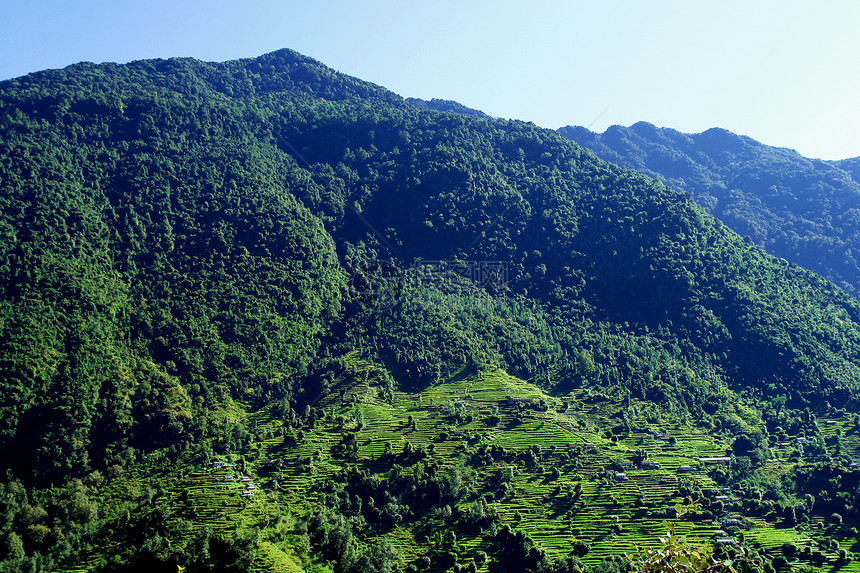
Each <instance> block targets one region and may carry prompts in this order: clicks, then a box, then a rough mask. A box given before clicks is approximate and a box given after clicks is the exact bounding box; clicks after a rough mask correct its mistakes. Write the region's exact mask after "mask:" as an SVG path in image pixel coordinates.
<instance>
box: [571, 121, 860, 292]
mask: <svg viewBox="0 0 860 573" xmlns="http://www.w3.org/2000/svg"><path fill="white" fill-rule="evenodd" d="M559 133H561V134H562V135H564V136H565V137H567V138H569V139H571V140H573V141H576V142H577V143H579V144H580V145H583V146H584V147H587V148H589V149H591V150H592V151H594V152H595V153H596V154H597V155H598V156H599V157H601V158H602V159H605V160H607V161H611V162H612V163H616V164H618V165H622V166H624V167H629V168H631V169H636V170H637V171H641V172H642V173H645V174H647V175H649V176H651V177H655V178H657V179H660V180H661V181H663V182H664V183H666V184H667V185H669V186H670V187H674V188H675V189H679V190H682V191H686V192H687V193H690V194H691V195H692V196H693V198H694V199H695V200H696V202H697V203H698V204H699V205H701V206H702V207H704V208H705V209H706V210H707V211H708V212H710V213H711V214H713V215H714V216H716V217H717V218H719V219H720V220H721V221H723V222H724V223H725V224H726V225H728V226H729V227H731V228H732V229H733V230H734V231H736V232H737V233H738V234H740V235H746V236H749V237H750V238H751V239H752V240H753V242H755V243H756V244H758V245H761V246H763V247H764V248H765V250H767V251H768V252H769V253H772V254H774V255H776V256H778V257H783V258H785V259H786V260H788V261H791V262H793V263H796V264H798V265H801V266H803V267H805V268H808V269H810V270H813V271H815V272H817V273H819V274H821V275H823V276H824V277H826V278H828V279H830V280H831V281H833V282H835V283H836V284H838V285H839V286H841V287H842V288H844V289H847V290H849V291H850V292H852V293H854V294H855V296H856V295H857V293H858V292H860V266H858V265H860V263H858V261H857V259H856V256H855V252H856V251H857V247H858V241H860V236H858V234H857V229H858V228H860V226H858V223H860V219H858V218H857V213H858V208H860V181H858V179H857V177H856V167H853V168H852V166H855V165H856V161H855V160H850V159H846V160H844V161H835V162H833V161H822V160H819V159H808V158H806V157H803V156H802V155H800V154H799V153H797V152H795V151H793V150H790V149H782V148H777V147H770V146H767V145H763V144H761V143H759V142H757V141H755V140H753V139H751V138H749V137H744V136H739V135H735V134H733V133H731V132H728V131H726V130H724V129H717V128H714V129H709V130H708V131H705V132H702V133H698V134H686V133H681V132H678V131H675V130H672V129H668V128H657V127H655V126H653V125H651V124H649V123H646V122H639V123H637V124H634V125H632V126H630V127H621V126H617V125H616V126H612V127H610V128H608V129H607V130H606V131H605V132H604V133H603V134H597V133H593V132H591V131H589V130H587V129H585V128H583V127H573V126H567V127H563V128H561V129H560V130H559Z"/></svg>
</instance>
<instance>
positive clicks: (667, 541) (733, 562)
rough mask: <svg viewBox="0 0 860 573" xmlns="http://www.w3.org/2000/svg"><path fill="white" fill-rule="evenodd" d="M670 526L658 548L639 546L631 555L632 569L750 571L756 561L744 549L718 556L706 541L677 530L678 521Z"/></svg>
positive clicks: (657, 572) (644, 572)
mask: <svg viewBox="0 0 860 573" xmlns="http://www.w3.org/2000/svg"><path fill="white" fill-rule="evenodd" d="M664 525H666V526H667V532H666V537H661V538H660V546H659V547H657V548H640V549H639V552H638V553H637V554H636V555H635V556H633V557H632V558H630V569H631V570H633V571H637V572H638V573H718V572H722V573H747V572H751V571H752V570H753V569H752V565H753V561H752V559H750V558H749V557H748V555H747V553H746V550H741V553H742V555H741V557H739V558H736V559H726V560H719V559H717V558H715V557H714V553H713V550H712V549H711V548H710V547H708V546H706V545H694V544H692V543H690V542H688V541H687V539H686V538H685V537H683V536H680V535H677V534H676V533H675V525H674V524H672V523H668V522H664Z"/></svg>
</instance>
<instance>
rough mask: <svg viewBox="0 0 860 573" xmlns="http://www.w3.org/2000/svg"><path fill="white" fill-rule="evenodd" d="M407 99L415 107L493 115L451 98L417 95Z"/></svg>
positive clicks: (481, 116)
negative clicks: (426, 98)
mask: <svg viewBox="0 0 860 573" xmlns="http://www.w3.org/2000/svg"><path fill="white" fill-rule="evenodd" d="M406 101H408V102H409V103H411V104H412V105H414V106H415V107H419V108H422V109H433V110H436V111H452V112H454V113H460V114H463V115H468V116H470V117H477V118H481V119H492V117H491V116H489V115H487V114H486V113H484V112H482V111H481V110H479V109H473V108H471V107H467V106H465V105H463V104H461V103H459V102H456V101H453V100H449V99H439V98H433V99H431V100H425V99H421V98H417V97H410V98H406Z"/></svg>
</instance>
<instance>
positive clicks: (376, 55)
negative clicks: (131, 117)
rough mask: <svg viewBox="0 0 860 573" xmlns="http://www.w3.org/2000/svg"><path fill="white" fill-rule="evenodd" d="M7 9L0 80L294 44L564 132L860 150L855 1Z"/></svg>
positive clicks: (396, 87)
mask: <svg viewBox="0 0 860 573" xmlns="http://www.w3.org/2000/svg"><path fill="white" fill-rule="evenodd" d="M0 14H2V15H3V18H2V23H0V80H4V79H9V78H13V77H17V76H21V75H24V74H27V73H30V72H34V71H38V70H42V69H46V68H62V67H65V66H67V65H70V64H73V63H77V62H80V61H93V62H97V63H100V62H120V63H124V62H128V61H132V60H138V59H148V58H168V57H174V56H182V57H186V56H187V57H194V58H199V59H202V60H207V61H224V60H231V59H237V58H247V57H254V56H258V55H261V54H263V53H266V52H271V51H273V50H277V49H280V48H292V49H294V50H297V51H299V52H301V53H303V54H306V55H308V56H311V57H313V58H316V59H318V60H320V61H321V62H322V63H324V64H326V65H328V66H330V67H332V68H334V69H336V70H339V71H341V72H344V73H347V74H349V75H352V76H356V77H358V78H361V79H363V80H367V81H371V82H374V83H376V84H380V85H382V86H385V87H387V88H389V89H391V90H392V91H394V92H396V93H398V94H400V95H402V96H404V97H420V98H424V99H430V98H443V99H452V100H456V101H459V102H460V103H462V104H465V105H467V106H469V107H474V108H478V109H481V110H483V111H485V112H486V113H488V114H490V115H493V116H498V117H506V118H515V119H521V120H525V121H533V122H534V123H536V124H538V125H540V126H543V127H548V128H552V129H556V128H558V127H561V126H563V125H584V126H590V128H591V129H592V130H595V131H601V132H602V131H603V130H604V129H606V127H608V126H610V125H613V124H621V125H631V124H633V123H635V122H637V121H648V122H650V123H653V124H655V125H658V126H661V127H671V128H673V129H677V130H679V131H684V132H690V133H693V132H700V131H703V130H705V129H708V128H710V127H723V128H726V129H729V130H731V131H734V132H736V133H740V134H743V135H748V136H750V137H752V138H754V139H757V140H759V141H761V142H762V143H765V144H768V145H774V146H779V147H789V148H793V149H796V150H797V151H799V152H800V153H802V154H803V155H806V156H808V157H819V158H823V159H842V158H846V157H856V156H860V105H858V104H857V100H855V99H854V98H855V97H858V94H860V34H859V33H857V28H858V25H860V2H854V1H850V0H832V1H828V0H823V1H817V2H811V1H804V2H800V1H792V0H781V1H774V0H760V1H756V2H740V1H736V0H727V1H723V2H699V1H692V0H683V1H675V0H672V1H668V0H652V1H649V2H641V1H634V0H626V1H622V0H603V1H600V2H598V1H596V0H592V1H589V2H578V1H561V0H559V1H552V2H540V1H533V2H513V1H504V0H500V1H495V2H489V1H472V2H470V1H468V0H459V1H448V0H440V1H436V2H420V3H417V2H404V1H402V0H401V1H394V0H387V1H380V0H369V1H366V2H346V1H333V0H320V1H313V0H305V1H304V2H295V1H292V0H280V1H274V0H246V1H245V2H241V3H240V2H235V0H234V1H229V2H228V1H226V0H211V1H208V2H201V1H198V0H187V1H185V0H170V1H167V0H151V1H149V2H117V1H116V0H112V1H107V0H79V1H77V2H67V1H59V0H27V1H26V2H25V1H24V0H4V5H3V9H2V12H0Z"/></svg>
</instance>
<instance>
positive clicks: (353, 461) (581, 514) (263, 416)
mask: <svg viewBox="0 0 860 573" xmlns="http://www.w3.org/2000/svg"><path fill="white" fill-rule="evenodd" d="M348 364H349V369H348V371H347V374H346V375H344V376H342V378H341V379H339V380H336V381H335V383H334V384H333V385H332V387H331V388H330V391H329V392H328V393H326V395H324V396H322V397H321V398H320V399H319V401H318V402H317V403H316V405H315V406H316V408H317V409H318V410H319V412H321V415H320V416H319V418H318V420H317V421H316V423H315V424H314V426H313V428H312V429H304V430H302V431H301V432H300V433H297V432H291V431H290V430H289V429H288V428H286V427H285V426H284V422H283V421H282V419H281V418H280V417H278V416H274V415H273V414H272V413H271V412H267V411H263V412H256V413H253V414H248V415H246V416H245V418H244V419H243V421H244V422H245V423H247V424H249V425H250V424H253V425H254V426H255V427H257V428H261V429H263V430H264V432H262V433H263V435H269V436H274V437H271V438H268V439H265V440H259V441H255V442H253V443H251V444H248V445H246V447H244V448H243V449H242V450H241V451H238V452H235V453H234V454H231V455H229V456H220V457H219V456H216V457H214V458H212V459H207V460H205V461H201V460H199V459H195V460H189V461H188V464H187V467H186V469H185V470H184V471H183V472H182V474H181V475H178V476H176V475H174V476H172V477H171V480H169V481H168V482H165V483H170V484H171V485H170V486H169V488H168V490H167V491H164V492H161V494H160V495H166V496H168V497H169V507H170V508H171V511H170V513H169V516H167V519H166V529H167V530H168V531H169V532H170V536H171V539H172V540H175V541H176V542H179V543H182V540H183V539H185V538H186V537H187V536H189V535H190V534H191V533H192V532H194V531H195V530H199V529H200V528H208V529H209V530H211V531H212V532H213V533H220V534H222V535H225V536H228V537H241V536H243V535H250V534H252V532H253V531H261V532H262V539H261V542H262V544H261V545H260V547H261V548H262V549H261V550H260V551H258V553H257V555H256V560H255V562H254V565H255V568H256V569H257V570H259V571H284V572H290V573H291V572H296V571H329V570H330V568H329V567H328V566H327V565H326V564H325V563H318V562H311V561H309V560H308V546H307V538H306V537H305V536H304V534H303V533H302V530H301V529H300V528H299V527H298V525H299V523H300V522H301V520H302V518H303V517H305V516H307V515H308V514H309V513H310V512H312V511H313V510H314V508H315V507H317V506H318V505H319V503H320V501H321V499H320V496H321V495H324V493H323V485H324V484H325V482H326V481H327V480H330V479H331V478H334V477H336V476H338V475H339V472H341V471H342V470H343V469H344V468H345V467H346V466H353V467H357V468H361V469H364V470H367V471H368V472H370V473H371V474H377V475H380V476H384V475H386V474H387V473H388V472H390V471H392V459H391V456H392V455H395V456H396V455H398V454H400V453H401V452H403V451H404V449H407V450H410V449H411V450H412V451H416V450H421V451H423V452H424V453H425V455H426V458H425V459H426V460H427V461H433V462H436V463H438V465H439V466H440V467H441V468H442V469H450V468H453V467H455V466H468V465H469V464H475V460H474V456H475V455H476V452H478V451H483V450H484V449H486V448H485V446H495V447H496V448H503V449H504V451H505V452H506V457H505V459H502V460H499V459H489V460H485V461H484V462H482V464H481V465H479V468H478V469H479V471H477V472H475V477H474V480H473V483H471V484H470V485H469V488H470V491H471V492H472V494H471V495H470V496H467V498H466V500H465V502H464V503H471V502H472V501H473V500H476V499H478V498H481V499H484V500H487V502H488V506H489V507H491V508H492V510H493V511H494V512H495V513H496V515H497V516H498V518H497V527H500V526H503V525H511V526H512V527H515V528H517V529H520V530H523V531H526V532H528V534H529V536H530V537H531V538H532V539H533V540H534V541H535V542H537V543H538V544H540V545H541V546H542V547H543V548H544V549H545V550H546V551H547V552H548V553H549V555H550V556H551V557H554V558H555V557H562V556H566V555H567V554H569V553H570V551H571V543H572V541H573V540H580V541H583V542H585V543H587V544H589V546H590V551H589V552H588V553H587V555H586V556H585V557H584V558H583V560H584V561H585V562H586V563H588V564H596V563H599V562H600V561H601V560H602V559H603V558H605V557H608V556H611V555H618V554H620V553H623V552H628V553H630V552H634V551H635V550H636V548H637V547H641V546H649V545H654V544H655V543H656V542H657V539H658V537H659V536H660V535H662V534H664V533H665V525H664V521H665V520H667V519H672V516H671V510H670V508H673V507H674V505H675V504H676V503H679V502H681V501H682V500H683V497H684V496H683V495H682V491H681V490H682V489H684V488H685V487H686V488H690V487H692V486H695V488H698V489H700V490H702V491H704V492H705V493H706V494H707V495H709V496H713V495H716V494H727V495H726V498H727V500H726V503H725V508H726V513H725V514H724V515H720V516H714V519H705V514H701V513H700V514H696V513H693V514H688V515H686V516H685V517H683V518H681V519H679V520H673V521H674V522H675V524H676V525H675V527H676V531H678V532H679V533H681V534H683V535H686V536H687V537H688V538H689V539H691V540H694V541H697V542H701V543H710V540H711V539H712V538H713V537H714V532H715V531H716V530H718V529H720V528H721V522H722V521H724V520H726V519H728V518H730V517H736V518H738V519H739V520H741V521H742V522H743V523H744V525H745V529H743V530H740V531H738V532H737V533H734V535H735V537H736V538H737V539H738V540H741V539H743V540H745V542H746V543H747V544H748V545H750V546H751V547H755V548H758V549H760V550H762V551H764V552H765V553H766V554H768V555H769V556H771V557H772V556H775V555H778V554H780V548H781V546H782V544H783V543H786V542H792V543H794V544H795V545H797V546H798V547H799V548H800V549H801V550H802V549H803V548H805V547H807V546H808V547H810V548H811V549H810V550H815V551H821V552H822V555H823V556H824V560H825V563H824V567H823V568H822V570H825V571H826V570H831V571H845V572H851V571H858V572H860V561H852V562H850V563H842V564H837V560H838V559H837V558H838V555H837V553H838V550H837V549H835V548H833V547H829V546H828V547H824V548H823V547H818V546H817V545H815V542H814V541H813V539H814V538H820V535H819V536H817V535H815V534H816V533H818V532H820V531H823V530H824V529H827V528H829V529H828V530H827V533H828V535H829V536H830V537H831V538H833V539H838V542H839V547H840V548H844V549H848V550H849V551H852V552H858V551H860V544H858V540H857V535H856V533H854V532H852V531H851V530H850V529H849V528H848V527H847V526H846V527H841V528H834V527H833V526H830V525H828V524H823V523H814V522H813V523H810V524H808V525H805V526H804V528H803V529H800V528H798V527H787V526H785V525H784V524H782V523H781V522H780V521H779V520H772V521H769V522H768V521H764V520H763V519H760V518H750V517H747V516H743V515H742V512H741V507H742V504H741V503H740V502H739V501H737V500H733V498H732V495H733V494H732V492H721V491H720V492H718V491H716V490H717V489H718V486H717V484H716V483H715V482H714V481H713V480H712V478H711V477H710V475H709V471H710V470H711V469H713V467H711V466H702V465H701V464H700V462H699V458H702V457H720V456H725V455H726V450H727V447H728V445H729V444H728V443H727V441H726V440H725V439H724V438H722V436H721V435H720V434H716V433H714V434H711V433H708V432H705V431H703V430H701V429H698V428H695V427H690V426H685V425H683V424H680V423H677V422H673V421H670V420H666V419H662V418H659V417H654V416H653V414H649V415H645V414H643V415H641V416H639V417H635V418H631V416H630V414H629V413H630V412H631V411H634V412H635V411H637V410H636V406H637V404H632V406H633V408H631V407H630V406H631V405H628V408H627V410H626V413H627V426H626V429H624V428H620V422H621V420H622V417H623V415H624V412H622V409H621V407H620V406H619V405H617V404H613V403H612V402H610V401H609V400H607V399H605V398H604V397H602V396H600V395H598V394H595V393H593V392H589V391H587V390H579V391H577V392H575V393H574V394H572V395H569V396H565V397H563V398H561V397H553V396H548V395H546V394H545V393H543V392H542V391H541V390H539V389H538V388H537V387H535V386H533V385H531V384H529V383H527V382H525V381H522V380H519V379H517V378H515V377H512V376H509V375H507V374H506V373H504V372H484V373H479V374H470V375H465V374H463V375H461V376H459V377H454V378H453V379H452V380H450V381H448V382H445V383H439V384H436V385H434V386H431V387H429V388H426V389H425V390H423V391H422V392H420V393H417V394H408V393H403V392H393V394H390V393H389V394H388V399H386V398H385V395H386V392H385V391H384V390H383V388H382V387H381V386H380V385H379V384H378V383H377V381H376V380H375V379H374V376H373V372H374V371H375V370H374V366H373V365H372V364H370V363H369V362H366V361H363V360H361V359H359V358H358V357H357V356H355V355H352V356H350V357H348ZM239 410H241V408H239ZM641 411H643V412H645V411H647V409H646V408H645V407H643V408H641ZM235 415H237V416H238V415H241V412H237V413H235ZM609 428H613V430H611V431H610V430H609ZM824 432H826V433H827V435H833V433H835V432H841V433H842V434H843V435H844V439H843V443H844V447H845V448H849V449H850V450H851V451H852V452H857V451H860V439H859V438H858V434H857V432H856V430H854V429H853V426H851V425H850V424H849V421H848V420H845V419H842V418H837V419H835V421H834V422H832V423H828V424H827V425H826V426H825V427H824ZM346 434H351V435H354V436H355V442H354V444H355V445H354V449H353V451H352V453H351V454H350V455H344V454H343V452H342V448H341V447H340V444H341V443H342V441H343V438H344V436H345V435H346ZM774 452H775V457H776V458H777V459H776V460H775V461H771V462H769V464H770V465H769V466H768V467H769V468H772V470H773V471H774V472H779V471H780V468H783V467H784V466H786V465H788V464H791V463H795V462H792V461H790V460H789V459H788V458H789V452H788V451H786V450H781V449H775V450H774ZM642 455H644V458H645V459H647V460H648V461H649V462H654V463H655V466H658V467H654V468H653V469H645V468H644V467H643V465H642V464H641V463H637V464H635V465H631V464H633V463H634V460H636V461H637V462H641V456H642ZM637 456H640V457H638V458H637ZM681 466H691V471H689V472H684V473H681V472H679V471H678V470H679V467H681ZM714 467H716V466H714ZM413 469H414V468H413V466H412V465H411V463H405V464H404V466H403V467H402V468H400V469H399V470H398V471H402V472H406V473H408V472H410V471H413ZM622 473H623V475H619V474H622ZM503 475H504V476H507V479H508V480H509V484H510V485H509V486H507V489H500V488H499V481H500V479H499V478H500V476H503ZM775 475H776V474H775ZM243 478H245V480H244V481H243ZM116 484H120V485H117V486H115V487H124V488H126V490H127V491H125V493H124V495H125V499H127V500H128V501H127V502H128V503H140V501H141V500H142V499H145V498H146V496H147V495H148V494H147V484H146V483H145V482H144V481H142V479H141V478H140V477H133V476H127V477H126V478H124V479H121V480H117V481H116ZM708 492H710V493H708ZM121 498H122V496H114V498H113V499H121ZM455 509H456V508H455ZM447 528H450V522H446V520H445V518H444V517H442V516H440V514H438V512H430V513H428V514H426V515H423V516H413V518H411V519H407V520H405V521H404V522H403V523H400V524H399V525H397V526H396V527H393V528H391V529H390V530H388V531H385V532H384V533H382V534H380V535H379V536H378V538H377V540H382V539H384V540H386V541H388V542H390V543H391V544H392V545H393V546H394V547H395V548H397V550H398V551H399V553H400V554H401V555H402V557H403V558H404V560H405V561H406V562H410V561H413V560H415V559H418V558H420V557H421V556H422V555H425V554H426V553H427V552H428V551H429V550H430V549H431V548H432V547H433V546H434V544H435V543H436V542H437V541H438V538H437V536H436V535H435V534H434V532H438V531H443V530H445V529H447ZM493 533H494V530H491V529H488V530H484V531H475V530H462V529H457V530H456V535H457V543H458V547H459V552H460V556H461V560H462V559H469V558H471V557H474V556H475V554H476V553H477V551H479V550H481V551H485V552H487V553H489V554H490V555H491V556H492V555H493V554H494V551H495V549H494V548H495V545H494V543H493V539H492V537H493ZM729 535H732V532H731V531H730V532H729ZM802 564H806V562H804V561H801V562H798V563H797V566H798V567H799V566H800V565H802ZM482 567H483V568H481V567H479V568H478V569H479V570H482V571H484V570H486V566H482ZM86 569H87V567H84V568H83V569H81V570H86ZM431 570H434V569H431Z"/></svg>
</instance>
